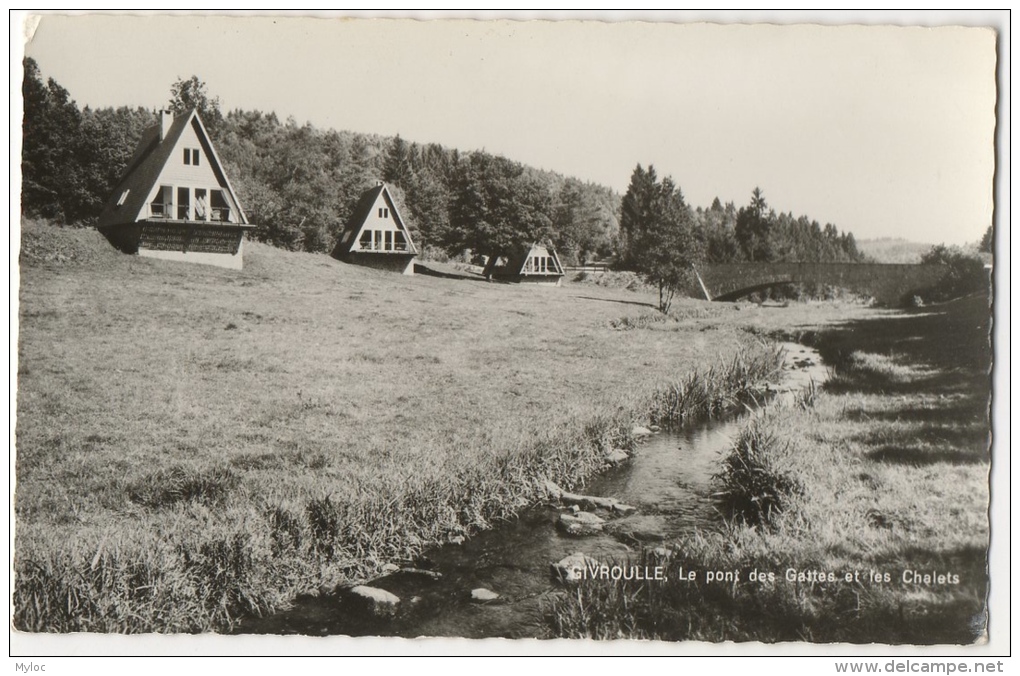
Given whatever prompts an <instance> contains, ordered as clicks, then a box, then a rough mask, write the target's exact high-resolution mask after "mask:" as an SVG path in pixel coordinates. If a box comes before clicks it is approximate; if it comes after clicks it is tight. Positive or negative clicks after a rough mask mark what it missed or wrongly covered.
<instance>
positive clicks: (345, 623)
mask: <svg viewBox="0 0 1020 676" xmlns="http://www.w3.org/2000/svg"><path fill="white" fill-rule="evenodd" d="M784 347H785V348H786V353H787V359H786V362H787V363H786V372H785V377H784V379H783V381H782V383H781V386H780V387H779V388H777V389H778V393H777V396H779V397H783V396H793V395H794V394H795V393H796V392H799V391H801V390H803V389H804V388H805V387H807V386H808V385H809V383H810V382H811V381H812V380H813V381H814V382H815V383H819V384H820V383H821V382H822V381H823V380H824V379H825V376H826V370H825V367H824V366H823V365H822V364H821V359H820V358H819V356H818V354H817V353H816V352H815V351H814V350H811V349H810V348H807V347H804V346H802V345H798V344H795V343H787V344H784ZM746 417H747V414H746V413H744V414H740V415H731V416H729V417H724V418H721V419H715V420H709V421H707V422H704V423H701V424H697V425H691V426H687V427H684V428H682V429H679V430H673V431H663V432H660V433H657V434H654V435H652V436H651V437H648V438H647V440H646V441H643V442H642V443H639V444H638V445H637V446H636V448H635V449H634V453H633V454H632V456H631V457H630V458H629V459H628V460H626V461H624V462H622V463H620V464H619V465H617V466H615V467H612V468H611V469H609V470H608V471H606V472H604V473H602V474H600V475H598V476H596V477H594V478H593V479H592V480H591V481H589V482H588V484H586V485H585V486H584V487H583V490H580V491H579V492H583V493H584V494H585V495H590V496H598V497H611V498H615V499H616V500H618V501H619V502H620V503H624V504H626V505H630V506H632V507H636V508H637V510H636V511H635V512H634V513H633V514H628V515H625V516H612V517H606V518H607V522H606V523H605V524H604V527H603V531H602V532H597V533H595V534H592V535H587V536H572V535H567V534H566V533H565V532H564V531H563V530H562V529H561V528H559V527H558V526H557V522H558V520H559V517H560V515H561V514H563V513H569V512H570V510H569V509H568V508H567V507H565V506H563V505H559V504H556V505H553V504H544V505H539V506H537V507H534V508H531V509H529V510H527V511H525V512H523V513H522V514H521V516H520V517H519V518H517V519H515V520H513V521H509V522H506V523H504V524H501V525H500V526H498V527H497V528H495V529H493V530H490V531H485V532H481V533H478V534H476V535H474V536H472V537H470V538H468V539H467V540H466V541H465V542H464V543H463V544H460V545H456V544H449V545H444V546H441V547H437V548H435V549H432V550H430V551H428V552H427V554H426V557H425V558H424V560H423V561H422V562H421V563H420V564H419V566H420V568H427V570H426V571H425V572H422V571H421V570H416V569H411V570H402V571H398V572H394V573H391V574H389V575H387V576H384V577H381V578H378V579H376V580H374V581H372V582H370V583H368V584H370V585H371V586H372V587H374V588H376V589H382V590H386V591H388V592H390V593H392V594H395V595H396V596H397V597H399V598H400V603H399V604H398V605H397V608H396V612H395V613H393V614H392V615H386V614H383V615H377V614H373V613H372V612H370V611H369V609H368V608H367V607H361V608H359V607H358V606H357V605H356V604H353V603H347V602H341V601H340V600H338V598H337V597H335V596H332V595H330V596H307V597H299V598H297V599H296V600H295V602H294V604H293V607H292V608H290V609H289V610H286V611H282V612H279V613H276V614H274V615H271V616H269V617H265V618H254V619H251V620H249V621H247V622H245V623H244V624H243V625H242V626H241V627H240V629H239V632H240V633H254V634H303V635H311V636H326V635H347V636H398V637H405V638H414V637H418V636H442V637H463V638H488V637H504V638H543V637H548V636H549V626H548V622H547V620H546V618H545V611H546V609H547V608H548V605H549V603H550V602H551V600H552V599H553V597H554V595H556V594H562V593H563V587H562V585H561V584H559V583H558V582H557V581H556V580H555V578H554V577H553V575H552V574H551V569H550V566H551V564H553V563H554V562H557V561H560V560H561V559H563V558H564V557H566V556H568V555H570V554H572V553H574V552H584V553H585V554H587V555H589V556H592V557H594V558H596V559H598V560H600V561H612V560H617V561H622V560H623V559H625V558H626V557H627V556H634V555H636V554H637V553H638V552H639V551H640V550H641V548H642V547H652V546H656V545H657V544H658V543H660V542H663V541H666V542H668V541H669V540H671V539H673V538H674V537H675V536H678V535H681V534H684V533H689V532H691V531H693V530H695V529H699V530H702V531H705V530H711V529H715V528H718V527H719V526H720V525H721V515H720V513H719V512H718V510H717V508H716V505H715V502H714V500H713V498H712V494H713V493H714V492H715V491H716V490H717V486H716V484H715V479H714V478H713V477H714V475H715V474H716V473H717V472H718V471H719V470H720V468H721V459H722V455H723V454H724V453H726V452H727V451H728V450H729V448H730V446H731V445H732V440H733V439H734V437H735V436H736V434H737V433H738V432H739V431H740V429H741V428H742V427H743V425H744V424H745V423H746ZM479 588H484V589H486V590H490V591H491V592H495V593H496V594H498V595H499V597H498V598H496V599H493V600H489V601H485V602H478V601H477V600H474V599H472V594H471V592H472V590H475V589H479Z"/></svg>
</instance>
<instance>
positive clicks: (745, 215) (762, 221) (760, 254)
mask: <svg viewBox="0 0 1020 676" xmlns="http://www.w3.org/2000/svg"><path fill="white" fill-rule="evenodd" d="M774 220H775V214H774V213H773V212H771V211H770V210H769V208H768V204H767V203H766V202H765V196H764V195H762V192H761V188H757V187H756V188H755V189H754V192H753V193H751V204H750V205H749V206H747V207H744V208H742V209H741V210H740V212H739V213H738V214H737V224H736V229H735V235H736V238H737V242H738V243H739V244H740V248H741V250H742V251H743V253H744V257H745V258H746V259H747V260H749V261H752V262H754V261H759V262H767V261H770V260H772V256H773V243H772V241H771V234H772V232H771V231H772V224H773V221H774Z"/></svg>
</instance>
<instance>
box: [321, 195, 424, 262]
mask: <svg viewBox="0 0 1020 676" xmlns="http://www.w3.org/2000/svg"><path fill="white" fill-rule="evenodd" d="M380 194H381V195H382V196H383V199H384V200H385V201H386V206H387V208H389V210H390V214H391V215H392V216H393V220H394V222H395V223H396V224H397V227H398V228H400V231H401V232H402V233H403V235H404V238H405V239H406V240H407V246H408V251H406V252H401V253H406V254H408V255H414V256H416V255H418V249H417V248H416V247H415V246H414V241H413V240H412V239H411V233H410V232H409V231H408V229H407V226H406V225H405V224H404V219H403V217H402V216H401V215H400V210H399V209H398V208H397V205H396V203H395V202H394V201H393V196H392V195H390V191H389V188H387V187H386V184H385V183H380V184H379V185H377V186H375V187H374V188H371V189H369V190H366V191H365V192H364V193H362V195H361V198H360V199H359V200H358V204H357V206H356V207H354V211H353V212H352V213H351V217H350V218H349V219H347V226H346V227H345V228H344V232H343V234H342V235H341V236H340V241H339V242H337V245H336V247H335V248H334V249H333V255H334V256H337V255H343V254H348V253H350V252H351V250H352V249H353V247H354V243H355V242H357V241H358V239H359V238H360V237H361V233H362V231H364V229H365V223H366V221H367V220H368V217H369V215H371V213H372V208H373V207H374V206H375V203H376V201H377V200H378V199H379V195H380Z"/></svg>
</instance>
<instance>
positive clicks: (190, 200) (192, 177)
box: [97, 110, 255, 269]
mask: <svg viewBox="0 0 1020 676" xmlns="http://www.w3.org/2000/svg"><path fill="white" fill-rule="evenodd" d="M254 227H255V226H254V225H249V223H248V219H247V217H246V216H245V215H244V211H243V210H242V209H241V205H240V203H239V202H238V201H237V195H235V194H234V190H233V188H231V187H230V181H229V180H228V179H227V175H226V173H225V172H224V171H223V166H222V164H221V163H220V160H219V157H217V155H216V150H215V149H214V148H213V146H212V142H211V141H210V140H209V134H208V133H207V132H206V130H205V125H203V124H202V119H201V118H200V117H199V116H198V113H197V112H196V111H194V110H192V111H191V112H189V113H187V114H186V115H178V116H177V117H174V116H173V115H171V114H170V113H169V112H165V111H164V112H162V113H160V120H159V124H157V125H155V126H153V127H150V128H149V129H147V130H145V133H143V134H142V139H141V141H140V142H139V144H138V148H137V149H136V150H135V153H134V155H133V156H132V158H131V160H130V162H129V163H128V167H127V170H126V171H125V173H124V176H123V178H121V180H120V183H119V184H118V185H117V187H116V188H115V189H114V191H113V195H111V197H110V200H109V201H108V202H107V203H106V206H105V207H104V208H103V212H102V214H100V216H99V222H98V224H97V228H98V229H99V231H100V232H102V233H103V234H104V235H105V236H106V238H107V239H108V240H110V242H111V243H112V244H113V245H114V246H116V247H117V248H118V249H120V250H122V251H124V252H126V253H137V254H138V255H140V256H149V257H152V258H166V259H171V260H179V261H189V262H194V263H206V264H209V265H219V266H222V267H228V268H234V269H240V268H241V265H242V248H243V242H244V233H245V231H246V230H251V229H253V228H254Z"/></svg>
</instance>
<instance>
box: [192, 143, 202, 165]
mask: <svg viewBox="0 0 1020 676" xmlns="http://www.w3.org/2000/svg"><path fill="white" fill-rule="evenodd" d="M199 157H200V155H199V154H198V148H192V149H191V163H192V164H194V165H195V166H196V167H197V166H198V159H199Z"/></svg>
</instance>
